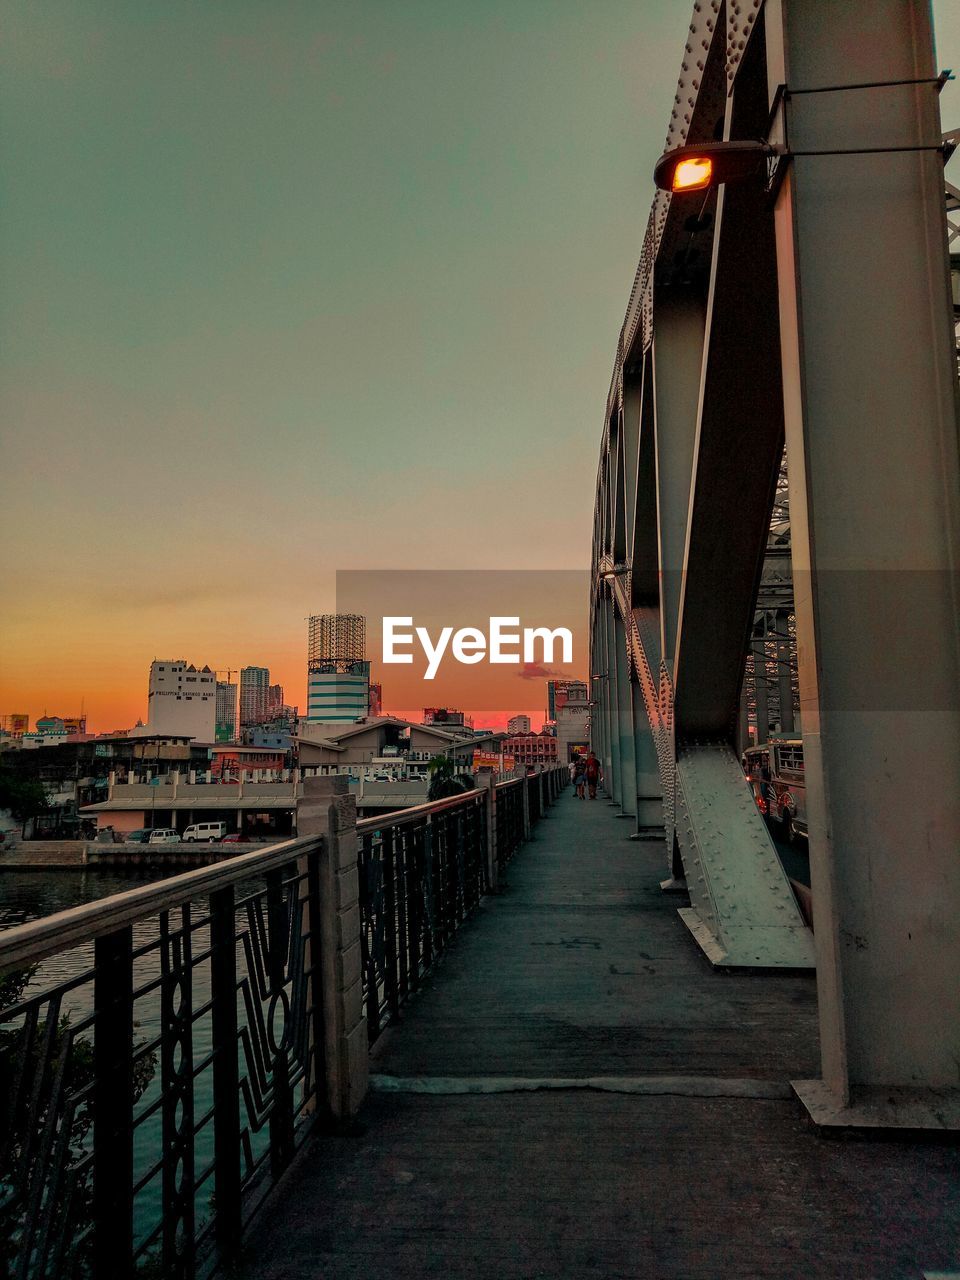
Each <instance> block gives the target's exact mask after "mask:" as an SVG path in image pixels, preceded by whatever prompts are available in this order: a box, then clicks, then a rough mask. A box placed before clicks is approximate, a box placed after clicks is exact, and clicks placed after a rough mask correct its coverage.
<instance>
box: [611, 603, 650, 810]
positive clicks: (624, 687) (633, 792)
mask: <svg viewBox="0 0 960 1280" xmlns="http://www.w3.org/2000/svg"><path fill="white" fill-rule="evenodd" d="M612 631H613V654H612V661H613V665H612V667H611V674H612V675H615V676H616V682H615V684H614V687H613V689H611V691H610V696H611V697H612V698H613V697H615V698H616V701H617V723H618V725H619V728H620V788H619V794H618V795H617V796H616V797H615V798H616V799H617V800H618V801H619V803H620V808H621V809H622V810H623V816H624V817H629V818H635V817H636V816H637V791H638V787H637V745H636V734H635V732H634V720H633V681H632V680H631V678H630V662H629V660H628V658H627V632H626V628H625V627H624V625H623V619H622V618H621V617H620V613H619V611H618V610H617V608H616V606H614V608H613V627H612ZM644 719H646V717H644Z"/></svg>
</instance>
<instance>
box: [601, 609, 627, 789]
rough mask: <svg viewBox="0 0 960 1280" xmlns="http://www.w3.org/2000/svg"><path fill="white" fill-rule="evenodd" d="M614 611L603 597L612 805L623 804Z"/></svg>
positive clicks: (607, 786)
mask: <svg viewBox="0 0 960 1280" xmlns="http://www.w3.org/2000/svg"><path fill="white" fill-rule="evenodd" d="M616 616H617V607H616V605H615V603H614V602H613V600H612V599H611V598H610V593H609V592H607V593H606V599H605V601H604V610H603V618H604V624H603V640H604V658H605V659H606V665H605V668H604V670H605V672H606V679H604V680H601V681H598V683H599V684H602V685H603V686H604V692H605V698H606V707H607V733H608V742H607V750H608V752H609V755H610V767H609V773H608V772H607V766H606V765H604V778H603V784H604V790H605V791H606V792H607V794H608V795H609V797H610V803H611V804H617V805H622V804H623V783H624V778H623V761H622V759H621V753H620V748H621V743H622V741H623V728H622V725H621V722H620V695H619V692H618V689H617V638H616Z"/></svg>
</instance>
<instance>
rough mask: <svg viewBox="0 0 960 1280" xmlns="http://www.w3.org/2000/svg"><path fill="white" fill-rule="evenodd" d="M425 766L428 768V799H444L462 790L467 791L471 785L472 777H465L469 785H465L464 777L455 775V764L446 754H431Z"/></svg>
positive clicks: (458, 793) (460, 793) (460, 792)
mask: <svg viewBox="0 0 960 1280" xmlns="http://www.w3.org/2000/svg"><path fill="white" fill-rule="evenodd" d="M427 768H428V769H429V770H430V785H429V786H428V787H427V799H428V800H444V799H446V797H447V796H459V795H462V794H463V792H464V791H469V790H470V787H471V786H472V785H473V780H472V779H467V781H468V782H469V783H470V785H469V786H465V785H464V779H462V778H459V777H457V774H456V772H455V770H456V764H455V763H454V762H453V761H452V760H451V759H450V758H449V757H448V756H432V757H431V758H430V760H429V761H428V762H427Z"/></svg>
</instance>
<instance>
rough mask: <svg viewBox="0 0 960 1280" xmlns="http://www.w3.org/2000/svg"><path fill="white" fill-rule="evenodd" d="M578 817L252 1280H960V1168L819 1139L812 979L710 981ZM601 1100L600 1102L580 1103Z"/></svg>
mask: <svg viewBox="0 0 960 1280" xmlns="http://www.w3.org/2000/svg"><path fill="white" fill-rule="evenodd" d="M630 830H631V824H630V823H628V822H626V821H624V820H623V819H621V818H618V817H617V815H616V810H615V809H614V808H613V807H612V806H610V805H609V804H608V803H607V802H606V801H604V800H598V801H596V802H595V803H591V802H589V801H583V802H581V801H578V800H577V799H576V798H575V797H574V796H573V795H572V794H570V793H569V792H567V793H565V794H564V795H563V797H561V799H560V801H559V803H558V804H557V805H556V806H555V807H554V808H553V809H552V810H551V811H550V816H549V817H548V818H546V819H545V820H543V821H542V822H541V823H540V824H539V825H538V827H537V828H536V839H535V840H534V841H532V842H531V843H530V844H528V845H526V846H525V847H524V848H523V849H522V850H521V851H520V853H519V854H518V855H517V857H516V858H515V859H514V861H513V863H512V864H511V865H510V868H509V870H508V875H507V886H506V888H505V889H504V891H503V892H502V893H501V894H499V895H497V896H495V897H490V898H487V899H486V900H485V902H484V905H483V907H482V908H481V910H480V911H479V912H478V913H477V915H476V916H475V917H474V918H473V920H472V921H470V922H469V923H468V924H467V925H466V926H465V927H464V929H463V930H462V932H461V934H460V935H459V936H458V937H457V939H456V941H455V942H454V944H453V946H452V947H451V949H450V951H449V952H448V954H447V955H446V957H445V959H444V960H443V961H442V963H441V964H440V965H439V967H438V969H437V971H436V973H435V974H434V976H433V977H432V978H431V979H430V980H429V981H428V982H427V983H426V984H425V987H424V989H423V991H422V992H421V994H420V995H419V996H418V997H417V998H416V999H415V1000H414V1001H413V1002H412V1003H411V1005H410V1006H409V1007H408V1008H407V1009H406V1010H405V1013H404V1017H403V1020H402V1022H401V1023H400V1024H399V1026H397V1027H395V1028H393V1029H392V1030H391V1031H389V1032H388V1033H387V1035H385V1036H384V1037H381V1040H380V1042H379V1043H378V1046H377V1052H376V1054H375V1060H374V1062H373V1065H372V1070H373V1072H374V1083H375V1089H374V1092H373V1094H372V1096H371V1098H370V1099H369V1100H368V1102H367V1104H366V1106H365V1108H364V1112H363V1115H362V1117H361V1119H362V1121H363V1132H362V1133H361V1134H360V1135H359V1136H356V1137H349V1138H346V1137H338V1138H321V1139H318V1140H317V1141H316V1142H314V1143H313V1144H312V1145H311V1146H310V1147H308V1149H307V1151H306V1152H305V1154H304V1156H303V1157H302V1158H301V1159H300V1161H299V1162H298V1163H297V1165H296V1166H295V1167H294V1169H293V1170H292V1171H291V1173H290V1175H289V1176H288V1178H287V1179H286V1180H285V1182H284V1183H283V1184H282V1186H281V1188H280V1189H279V1191H278V1195H277V1197H276V1199H275V1201H274V1202H273V1205H272V1206H271V1208H270V1209H268V1211H267V1213H268V1221H267V1222H265V1223H264V1224H263V1225H262V1226H261V1227H260V1229H259V1232H258V1233H256V1234H255V1235H254V1236H253V1238H252V1240H251V1246H250V1251H249V1256H250V1258H251V1262H250V1264H249V1268H248V1274H249V1275H250V1276H251V1277H252V1276H254V1275H256V1276H257V1277H263V1280H281V1278H283V1280H295V1278H296V1280H299V1278H300V1277H311V1278H314V1277H315V1278H316V1280H319V1278H320V1277H324V1278H325V1280H354V1278H356V1280H360V1278H361V1277H362V1278H363V1280H406V1278H407V1277H410V1280H414V1278H415V1280H424V1277H437V1278H438V1280H439V1278H440V1277H455V1278H458V1277H464V1278H466V1277H470V1278H473V1277H484V1278H486V1277H491V1278H493V1277H496V1278H498V1280H521V1278H522V1280H535V1278H536V1280H539V1278H541V1277H543V1278H549V1280H554V1277H555V1278H556V1280H561V1278H562V1280H580V1278H581V1277H582V1278H583V1280H586V1278H587V1277H590V1278H591V1280H593V1278H596V1280H601V1278H607V1277H630V1278H631V1280H634V1278H638V1277H650V1278H651V1280H694V1278H697V1280H699V1278H700V1277H702V1278H703V1280H728V1278H729V1280H765V1278H766V1277H770V1278H771V1280H773V1278H774V1277H776V1280H793V1278H795V1280H807V1278H808V1277H829V1278H830V1280H834V1278H836V1280H841V1277H842V1278H843V1280H851V1278H859V1277H864V1278H867V1277H871V1278H872V1277H876V1278H877V1280H887V1278H891V1280H892V1278H894V1277H896V1278H897V1280H899V1277H904V1278H906V1277H917V1278H918V1280H919V1277H921V1276H922V1273H923V1270H925V1269H927V1270H941V1271H942V1270H949V1269H951V1265H952V1266H953V1267H956V1265H957V1262H958V1258H960V1248H958V1240H960V1209H958V1199H960V1197H958V1196H957V1195H956V1189H957V1187H958V1186H960V1154H958V1152H957V1151H956V1149H954V1148H949V1147H937V1146H921V1145H914V1144H908V1143H895V1142H835V1141H828V1140H822V1139H820V1138H819V1137H818V1136H817V1134H816V1132H815V1131H814V1130H813V1129H812V1128H811V1127H810V1126H809V1125H808V1124H807V1122H806V1121H805V1120H804V1119H803V1116H802V1112H801V1109H800V1106H799V1104H798V1103H796V1102H795V1101H794V1100H793V1099H792V1096H791V1094H790V1089H789V1083H788V1082H789V1081H790V1080H791V1079H796V1078H798V1077H809V1076H815V1075H817V1074H819V1056H818V1051H817V1032H816V992H815V984H814V980H813V978H812V977H808V976H803V975H796V976H794V975H781V976H772V975H761V974H731V973H727V974H724V973H717V972H715V971H714V970H713V969H712V968H711V966H710V965H709V963H708V962H707V961H706V959H705V958H704V957H703V956H702V954H701V953H700V951H699V949H698V948H697V946H696V944H695V943H694V941H693V939H692V938H691V937H690V935H689V933H688V932H687V930H686V928H685V927H684V926H683V924H682V923H681V921H680V919H679V918H678V916H677V914H676V908H677V906H679V905H683V903H682V901H678V899H677V898H676V897H675V896H667V895H664V894H663V893H662V892H661V890H660V888H659V881H660V879H662V878H663V876H664V874H665V872H666V854H665V851H664V848H663V845H662V844H656V843H654V844H651V843H647V842H637V843H635V842H631V841H629V840H628V839H627V838H626V837H627V836H628V834H629V832H630ZM587 1080H589V1081H590V1082H591V1083H590V1086H589V1087H584V1082H586V1081H587Z"/></svg>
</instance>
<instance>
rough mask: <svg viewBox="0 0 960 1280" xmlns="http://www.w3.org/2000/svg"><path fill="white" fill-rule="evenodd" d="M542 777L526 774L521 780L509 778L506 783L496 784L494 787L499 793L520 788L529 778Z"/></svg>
mask: <svg viewBox="0 0 960 1280" xmlns="http://www.w3.org/2000/svg"><path fill="white" fill-rule="evenodd" d="M539 776H540V775H539V774H536V773H525V774H524V775H523V776H522V777H520V778H507V780H506V781H505V782H495V783H494V784H493V785H494V786H495V787H496V789H497V790H498V791H503V790H505V789H506V788H507V787H516V786H519V785H520V783H521V782H526V780H527V778H538V777H539Z"/></svg>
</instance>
